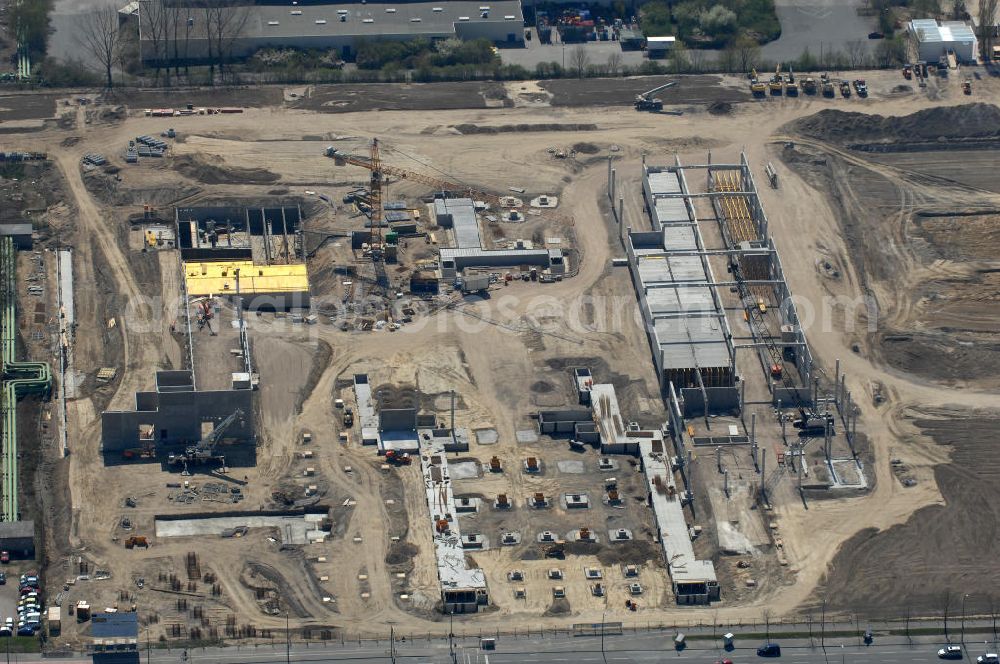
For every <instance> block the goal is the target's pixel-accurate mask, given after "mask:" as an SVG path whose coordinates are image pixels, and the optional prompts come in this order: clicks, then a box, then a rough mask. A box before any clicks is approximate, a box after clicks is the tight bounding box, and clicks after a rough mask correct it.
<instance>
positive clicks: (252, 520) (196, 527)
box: [156, 514, 323, 544]
mask: <svg viewBox="0 0 1000 664" xmlns="http://www.w3.org/2000/svg"><path fill="white" fill-rule="evenodd" d="M322 520H323V515H322V514H305V515H302V516H220V517H210V518H206V519H179V520H176V521H174V520H170V521H166V520H162V521H161V520H156V536H157V537H197V536H204V535H216V536H220V537H221V536H222V531H224V530H226V529H229V528H239V527H241V526H246V527H247V528H277V529H278V531H279V532H280V533H281V542H282V544H307V543H309V542H311V541H316V539H317V531H318V528H317V526H318V524H319V523H320V522H321V521H322Z"/></svg>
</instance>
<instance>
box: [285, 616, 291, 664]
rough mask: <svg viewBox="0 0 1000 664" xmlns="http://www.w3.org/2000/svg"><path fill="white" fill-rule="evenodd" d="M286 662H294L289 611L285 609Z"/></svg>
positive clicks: (287, 663)
mask: <svg viewBox="0 0 1000 664" xmlns="http://www.w3.org/2000/svg"><path fill="white" fill-rule="evenodd" d="M285 662H286V664H291V662H292V632H291V630H289V624H288V609H285Z"/></svg>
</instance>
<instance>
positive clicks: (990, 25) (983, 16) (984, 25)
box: [977, 0, 998, 62]
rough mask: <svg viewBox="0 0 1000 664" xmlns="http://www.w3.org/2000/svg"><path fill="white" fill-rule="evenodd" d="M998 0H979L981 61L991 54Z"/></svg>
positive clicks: (988, 57) (987, 58)
mask: <svg viewBox="0 0 1000 664" xmlns="http://www.w3.org/2000/svg"><path fill="white" fill-rule="evenodd" d="M997 2H998V0H979V15H978V17H977V18H978V19H979V35H978V36H979V46H980V48H982V51H983V61H984V62H985V61H987V60H989V59H990V57H991V56H992V55H993V40H994V37H993V30H994V29H995V27H996V24H997Z"/></svg>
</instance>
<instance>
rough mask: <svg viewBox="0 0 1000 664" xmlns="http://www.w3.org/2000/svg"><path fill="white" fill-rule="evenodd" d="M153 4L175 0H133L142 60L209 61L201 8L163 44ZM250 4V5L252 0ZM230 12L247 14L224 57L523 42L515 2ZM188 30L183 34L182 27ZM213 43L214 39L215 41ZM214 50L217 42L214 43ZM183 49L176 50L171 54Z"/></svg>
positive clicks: (247, 7)
mask: <svg viewBox="0 0 1000 664" xmlns="http://www.w3.org/2000/svg"><path fill="white" fill-rule="evenodd" d="M153 2H165V3H174V4H176V3H177V2H179V0H139V2H138V8H137V10H136V11H133V12H132V13H131V16H132V17H133V18H134V19H135V20H136V24H137V28H138V31H139V43H140V53H141V57H142V60H143V62H145V63H147V64H152V63H155V62H157V61H159V62H161V63H163V62H169V63H170V64H173V63H174V60H175V59H177V60H185V61H190V62H199V61H204V60H207V59H208V55H209V48H210V45H209V39H208V38H207V35H206V21H205V18H204V13H203V12H198V11H192V12H191V13H190V16H189V17H187V18H188V25H187V28H186V29H189V30H190V33H189V36H188V37H187V38H186V39H184V43H183V45H182V47H181V48H180V49H179V51H175V50H174V49H172V48H165V47H164V45H163V44H162V43H161V42H162V40H157V39H155V38H154V35H153V34H151V30H150V27H149V25H148V24H149V23H150V21H149V20H148V19H147V21H146V22H144V21H143V16H144V14H148V15H152V14H154V13H155V12H150V10H149V9H148V7H149V5H150V4H151V3H153ZM251 5H252V6H251ZM233 11H234V12H239V13H240V18H241V20H242V18H243V16H244V15H245V18H246V21H245V26H244V28H243V30H242V32H241V34H240V35H239V36H237V37H235V38H233V39H232V40H231V45H230V46H229V50H230V53H229V57H232V58H245V57H249V56H250V55H253V53H255V52H256V51H258V50H260V49H264V48H299V49H322V50H329V49H334V50H336V51H338V52H339V53H340V55H341V57H343V58H344V59H350V58H352V57H353V56H354V55H355V54H356V53H357V47H358V44H359V43H361V42H364V41H369V42H371V41H410V40H412V39H417V38H424V39H430V40H441V39H450V38H456V37H457V38H459V39H466V40H472V39H488V40H489V41H491V42H493V43H495V44H503V45H508V46H523V45H524V16H523V14H522V13H521V3H520V0H498V1H490V2H467V1H465V0H448V1H447V2H407V1H405V0H399V1H398V2H364V1H362V2H341V3H311V2H299V3H298V4H293V3H291V2H275V1H273V0H259V1H258V2H255V3H249V2H248V3H246V4H237V5H236V6H235V7H234V8H233ZM186 34H188V33H186ZM213 43H214V40H213ZM212 48H215V46H212ZM178 52H179V53H181V54H183V55H182V56H178V55H177V53H178Z"/></svg>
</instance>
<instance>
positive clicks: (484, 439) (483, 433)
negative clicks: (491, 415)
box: [474, 429, 500, 445]
mask: <svg viewBox="0 0 1000 664" xmlns="http://www.w3.org/2000/svg"><path fill="white" fill-rule="evenodd" d="M474 433H475V434H476V442H477V443H479V444H480V445H495V444H496V442H497V441H498V440H499V439H500V436H499V435H498V434H497V430H496V429H476V430H475V432H474Z"/></svg>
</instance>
